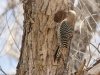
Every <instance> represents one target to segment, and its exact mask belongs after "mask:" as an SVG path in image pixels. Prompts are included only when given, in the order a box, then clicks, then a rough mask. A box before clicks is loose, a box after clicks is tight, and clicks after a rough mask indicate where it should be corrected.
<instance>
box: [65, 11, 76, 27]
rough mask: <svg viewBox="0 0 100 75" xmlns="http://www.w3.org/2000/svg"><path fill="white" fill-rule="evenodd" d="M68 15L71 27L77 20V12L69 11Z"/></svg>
mask: <svg viewBox="0 0 100 75" xmlns="http://www.w3.org/2000/svg"><path fill="white" fill-rule="evenodd" d="M66 13H67V15H68V16H67V19H66V20H67V23H69V24H70V25H74V23H75V19H76V12H75V11H73V10H69V11H68V12H66Z"/></svg>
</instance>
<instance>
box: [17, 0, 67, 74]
mask: <svg viewBox="0 0 100 75" xmlns="http://www.w3.org/2000/svg"><path fill="white" fill-rule="evenodd" d="M66 1H67V0H28V1H26V2H25V3H24V4H23V5H24V31H23V39H22V47H21V55H20V59H19V63H18V66H17V74H16V75H62V74H61V73H62V72H63V68H64V66H63V65H62V64H63V61H62V62H61V63H59V65H58V66H57V63H54V60H53V56H54V52H55V50H56V49H57V45H58V40H57V29H56V26H57V25H59V23H55V22H54V15H55V13H56V12H58V11H61V10H67V9H68V6H67V2H66Z"/></svg>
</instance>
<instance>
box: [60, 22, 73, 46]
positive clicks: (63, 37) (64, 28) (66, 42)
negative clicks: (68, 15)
mask: <svg viewBox="0 0 100 75" xmlns="http://www.w3.org/2000/svg"><path fill="white" fill-rule="evenodd" d="M73 32H74V25H68V24H67V23H66V21H63V22H62V24H61V27H60V44H61V46H63V47H66V48H68V47H69V46H70V42H71V39H72V37H73Z"/></svg>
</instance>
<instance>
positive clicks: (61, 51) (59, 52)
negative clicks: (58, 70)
mask: <svg viewBox="0 0 100 75" xmlns="http://www.w3.org/2000/svg"><path fill="white" fill-rule="evenodd" d="M66 53H67V55H68V53H69V52H68V50H67V48H66V47H63V46H61V47H60V46H58V48H57V50H56V52H55V54H54V62H55V61H56V60H57V61H59V59H60V57H61V55H63V59H64V60H65V58H66Z"/></svg>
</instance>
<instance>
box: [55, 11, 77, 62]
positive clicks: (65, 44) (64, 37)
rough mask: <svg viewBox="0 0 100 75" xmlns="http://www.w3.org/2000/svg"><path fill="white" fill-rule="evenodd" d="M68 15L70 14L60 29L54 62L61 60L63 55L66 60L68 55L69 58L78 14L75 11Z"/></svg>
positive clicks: (69, 12)
mask: <svg viewBox="0 0 100 75" xmlns="http://www.w3.org/2000/svg"><path fill="white" fill-rule="evenodd" d="M66 14H68V16H67V18H65V19H64V20H63V21H62V22H61V24H60V26H59V29H58V42H59V46H58V48H57V50H56V52H55V54H54V61H55V60H58V59H60V56H61V55H63V58H64V60H65V58H66V55H67V58H68V56H69V51H70V44H71V39H72V37H73V33H74V25H75V19H76V13H75V11H73V10H69V11H68V12H66Z"/></svg>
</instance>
